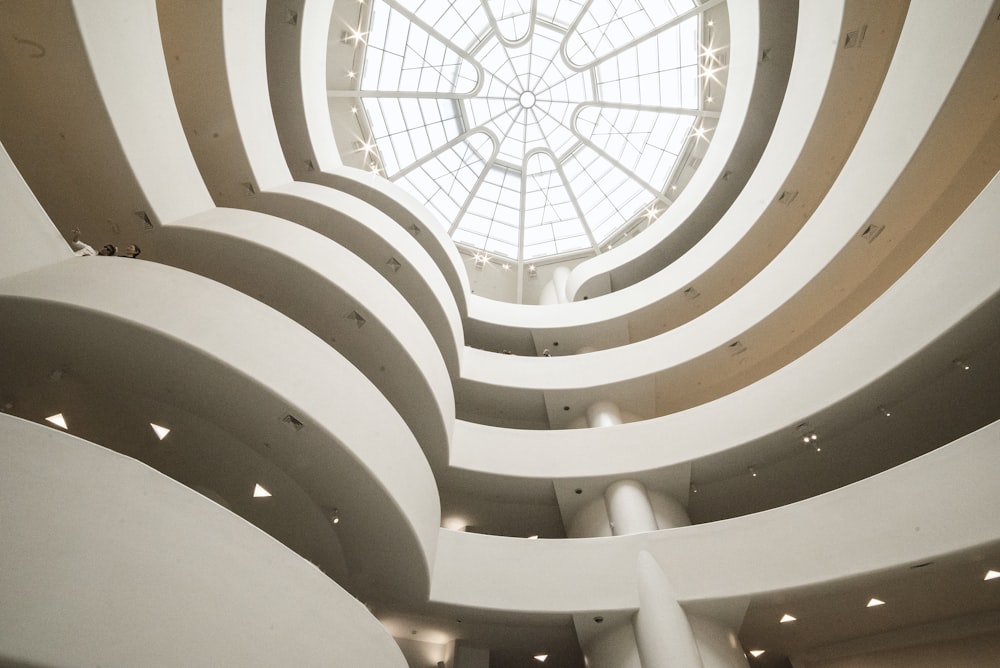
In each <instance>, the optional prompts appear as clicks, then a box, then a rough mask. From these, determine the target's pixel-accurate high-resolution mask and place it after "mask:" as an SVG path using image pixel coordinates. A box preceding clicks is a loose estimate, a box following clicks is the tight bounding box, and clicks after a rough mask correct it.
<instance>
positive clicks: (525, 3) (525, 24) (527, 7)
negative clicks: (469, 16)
mask: <svg viewBox="0 0 1000 668" xmlns="http://www.w3.org/2000/svg"><path fill="white" fill-rule="evenodd" d="M485 4H486V7H487V9H488V10H489V12H490V13H491V14H492V15H493V20H494V21H496V23H497V30H498V31H499V32H500V36H501V37H502V38H503V39H505V40H507V41H508V42H516V41H518V40H521V39H524V38H525V37H527V36H528V32H529V31H530V30H531V21H532V16H531V0H486V2H485Z"/></svg>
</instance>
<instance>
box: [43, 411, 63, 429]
mask: <svg viewBox="0 0 1000 668" xmlns="http://www.w3.org/2000/svg"><path fill="white" fill-rule="evenodd" d="M45 421H46V422H51V423H52V424H54V425H55V426H57V427H60V428H62V429H69V427H67V426H66V418H64V417H63V414H62V413H56V414H55V415H50V416H48V417H47V418H45Z"/></svg>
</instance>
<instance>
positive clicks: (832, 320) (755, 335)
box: [456, 3, 1000, 426]
mask: <svg viewBox="0 0 1000 668" xmlns="http://www.w3.org/2000/svg"><path fill="white" fill-rule="evenodd" d="M986 5H988V3H979V4H977V5H975V4H972V3H970V4H968V5H963V6H962V10H963V11H964V12H968V16H967V19H968V21H962V20H958V18H957V17H956V15H955V11H954V8H948V7H943V6H940V5H935V4H932V3H928V4H924V5H920V8H921V10H920V11H916V12H910V14H909V15H908V16H907V21H906V24H905V25H904V29H903V34H902V35H901V37H900V42H899V45H898V47H897V49H896V56H895V59H894V60H893V63H892V65H891V66H890V69H889V72H888V74H887V75H886V80H885V83H884V85H883V86H882V89H881V93H880V95H879V99H878V100H877V102H876V104H875V107H874V109H873V111H872V115H871V117H870V118H869V121H868V124H867V125H866V127H865V129H864V131H863V132H862V134H861V137H860V138H859V140H858V143H857V146H856V147H855V150H854V152H853V154H852V155H851V157H850V158H849V160H848V162H847V164H846V165H845V167H844V169H843V170H842V171H841V173H840V175H839V176H838V178H837V180H836V182H835V183H834V185H833V187H832V188H831V190H830V192H829V193H828V194H827V196H826V197H825V199H824V200H823V202H822V203H821V204H820V206H819V207H818V208H817V210H816V212H815V214H814V215H813V216H812V217H811V218H810V219H809V221H808V222H807V223H806V224H805V226H804V227H803V229H802V231H801V232H800V233H799V234H798V235H796V237H795V238H794V239H793V240H792V241H791V242H790V243H789V245H788V246H787V247H786V248H785V249H783V250H782V252H781V253H779V254H778V256H777V257H776V258H775V260H774V261H772V262H771V263H770V264H768V266H767V267H765V268H764V269H763V270H762V271H761V272H760V273H759V274H757V275H756V276H755V277H754V278H753V279H752V280H750V281H749V282H748V283H747V284H746V285H745V286H743V287H742V288H741V289H740V290H739V291H737V292H736V294H734V295H733V296H732V297H730V298H729V299H727V300H726V301H724V302H723V303H722V304H720V305H719V306H717V307H715V308H714V309H712V310H711V311H709V312H707V313H705V314H703V315H702V316H700V317H699V318H697V319H695V320H692V321H690V322H688V323H687V324H685V325H683V326H681V327H678V328H675V329H673V330H671V331H669V332H666V333H664V334H661V335H659V336H656V337H654V338H652V339H647V340H645V341H640V342H637V343H634V344H632V345H630V346H627V347H623V348H621V349H616V350H610V351H598V352H595V353H590V354H587V355H579V356H574V357H569V358H558V359H526V358H521V359H517V360H509V359H507V358H504V357H501V356H497V355H491V354H488V353H484V352H481V351H468V353H467V354H466V357H465V362H466V363H465V365H464V366H463V379H462V381H461V382H460V383H459V384H458V386H457V388H456V393H457V394H459V395H460V396H462V397H463V398H465V400H466V401H467V402H469V403H470V404H473V403H476V402H477V400H479V401H484V400H485V399H480V397H482V398H485V397H488V396H490V395H492V394H494V393H496V392H497V388H498V387H503V388H509V390H510V391H511V392H512V393H514V394H516V395H517V396H520V397H522V398H523V400H524V405H525V406H529V405H530V404H532V403H534V402H537V399H538V395H540V394H544V396H545V401H546V403H548V404H550V421H551V422H552V424H553V426H557V425H558V424H565V423H556V422H555V421H553V420H552V417H553V412H552V410H551V406H552V405H562V404H569V405H572V404H573V403H575V402H574V398H575V397H574V391H576V390H580V391H582V390H589V392H588V393H587V394H590V395H592V394H594V390H595V389H598V390H599V389H600V388H602V387H604V386H607V387H612V386H615V387H616V391H620V387H621V385H622V384H627V383H630V382H633V383H635V384H636V385H637V386H639V387H643V388H646V387H649V386H650V384H651V381H652V383H655V386H656V388H657V397H656V405H655V408H654V409H653V412H652V414H651V415H650V414H646V415H643V414H642V412H641V411H635V412H637V413H639V414H640V415H641V416H642V417H652V416H653V415H663V414H666V413H669V412H672V411H676V410H680V409H684V408H688V407H691V406H694V405H697V404H698V403H702V402H705V401H708V400H711V399H715V398H716V397H719V396H722V395H724V394H726V393H728V392H732V391H734V390H736V389H738V388H739V387H741V386H745V385H746V384H747V383H748V382H751V381H753V380H756V379H758V378H760V377H762V376H763V375H765V374H767V373H770V372H771V371H773V370H774V369H776V368H777V367H778V366H779V365H780V364H783V363H785V362H787V361H788V360H789V359H790V355H791V352H790V351H791V350H793V349H794V350H795V351H796V352H798V353H801V352H802V351H805V350H808V349H809V348H811V347H813V346H814V345H816V344H818V343H819V342H820V341H822V340H823V339H824V338H826V337H827V336H829V334H831V333H832V332H833V331H835V329H836V327H838V326H840V325H841V324H843V323H845V322H847V321H848V320H849V319H850V318H851V317H853V316H854V315H856V314H857V312H859V311H860V309H862V308H864V307H865V306H866V305H867V304H868V303H870V302H871V300H872V299H874V298H875V297H876V296H877V294H878V292H879V291H881V290H884V289H885V288H887V287H888V285H889V284H890V282H891V281H892V280H893V278H895V276H896V275H898V274H900V273H902V272H903V271H904V270H905V268H906V267H907V266H908V265H909V264H910V263H912V262H913V261H914V260H915V259H916V257H917V256H918V255H919V253H920V252H922V251H923V250H924V249H925V248H926V247H928V246H929V245H930V244H931V243H933V238H934V236H935V235H937V234H940V233H941V232H942V231H943V230H944V228H945V227H946V226H947V223H948V222H950V220H952V219H953V217H955V216H958V215H959V213H960V211H961V209H962V208H964V207H965V206H966V205H967V204H968V203H969V202H971V201H972V199H973V198H974V197H975V195H976V194H978V192H979V190H980V189H981V188H982V187H983V186H984V185H985V183H986V182H987V181H988V180H989V179H990V178H991V177H992V176H993V174H994V173H995V172H996V167H997V164H998V162H1000V156H998V154H997V148H996V147H995V146H993V145H992V144H991V143H990V142H989V141H984V140H985V139H988V138H989V137H990V136H991V133H992V132H993V131H994V124H995V121H996V119H997V117H998V114H1000V108H998V105H997V103H996V101H995V100H993V101H992V102H991V103H990V104H988V105H987V104H978V105H976V104H975V100H979V99H980V98H981V97H982V96H984V95H985V96H986V97H988V98H990V99H991V100H992V97H993V96H992V95H988V94H986V93H984V91H983V86H984V85H985V84H984V83H983V79H984V77H985V78H988V75H986V71H987V70H988V68H989V67H992V65H991V63H992V61H993V59H992V54H993V52H994V49H995V47H996V41H997V36H996V35H995V34H994V32H993V31H991V30H989V29H988V28H987V29H984V30H982V31H980V30H970V29H969V25H970V24H971V25H973V26H980V25H983V19H984V17H985V13H986V10H987V9H988V7H987V6H986ZM987 26H988V24H987ZM946 31H947V32H946ZM945 34H947V35H948V39H949V43H950V44H951V45H952V46H953V48H952V49H950V50H949V52H948V56H947V57H944V56H943V54H931V53H928V52H927V49H926V48H925V45H926V43H927V40H928V39H931V36H932V35H933V36H934V37H933V38H934V39H937V38H940V37H941V36H942V35H945ZM960 75H961V76H960ZM916 77H919V78H920V81H921V85H920V86H916V85H914V79H915V78H916ZM956 80H957V83H956ZM991 90H992V89H991ZM998 99H1000V98H998ZM970 106H973V107H975V109H976V113H975V114H967V113H966V110H968V109H969V108H970ZM945 149H946V150H947V154H946V155H947V160H943V159H942V151H943V150H945ZM928 183H932V184H934V186H928V185H927V184H928ZM911 184H913V185H911ZM928 209H937V210H938V211H939V213H938V214H937V215H935V216H929V215H926V214H925V212H926V211H927V210H928ZM845 220H848V221H852V223H851V224H850V225H845V224H844V221H845ZM859 222H860V225H859V224H858V223H859ZM869 224H870V225H874V226H879V225H884V226H886V227H888V228H889V231H888V232H886V236H884V237H882V238H880V239H879V240H877V241H876V242H875V243H872V244H866V243H865V242H864V241H863V240H862V239H860V238H858V237H859V236H860V233H861V231H862V230H864V228H865V226H866V225H869ZM876 269H877V271H876ZM831 295H833V297H831ZM820 297H822V298H820ZM736 340H739V342H740V344H741V345H742V346H744V347H746V348H748V349H749V350H748V352H747V353H746V355H744V356H743V357H740V358H739V359H738V361H734V357H733V355H732V354H731V351H730V350H729V347H730V344H733V343H734V341H736ZM651 360H654V361H655V362H654V364H655V366H651ZM741 367H742V368H741ZM745 369H751V370H750V371H745ZM700 378H714V379H716V382H715V383H714V385H712V386H706V387H701V388H698V386H697V383H696V381H697V380H698V379H700ZM672 387H684V388H685V392H684V393H683V394H679V393H676V394H675V393H671V392H670V391H669V388H672ZM642 391H643V392H645V391H646V390H642ZM580 394H583V392H580ZM477 395H478V396H477ZM460 414H461V413H460ZM555 415H559V413H558V411H556V412H555Z"/></svg>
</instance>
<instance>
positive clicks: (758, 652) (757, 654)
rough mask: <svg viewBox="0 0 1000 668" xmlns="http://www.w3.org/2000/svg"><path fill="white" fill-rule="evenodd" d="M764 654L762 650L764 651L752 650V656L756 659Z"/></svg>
mask: <svg viewBox="0 0 1000 668" xmlns="http://www.w3.org/2000/svg"><path fill="white" fill-rule="evenodd" d="M763 653H764V650H762V649H752V650H750V656H752V657H753V658H755V659H756V658H757V657H758V656H760V655H761V654H763Z"/></svg>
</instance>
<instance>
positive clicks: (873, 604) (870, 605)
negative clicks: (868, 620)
mask: <svg viewBox="0 0 1000 668" xmlns="http://www.w3.org/2000/svg"><path fill="white" fill-rule="evenodd" d="M879 605H885V601H880V600H878V599H877V598H873V599H872V600H870V601H868V605H866V606H865V607H866V608H874V607H876V606H879Z"/></svg>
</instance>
